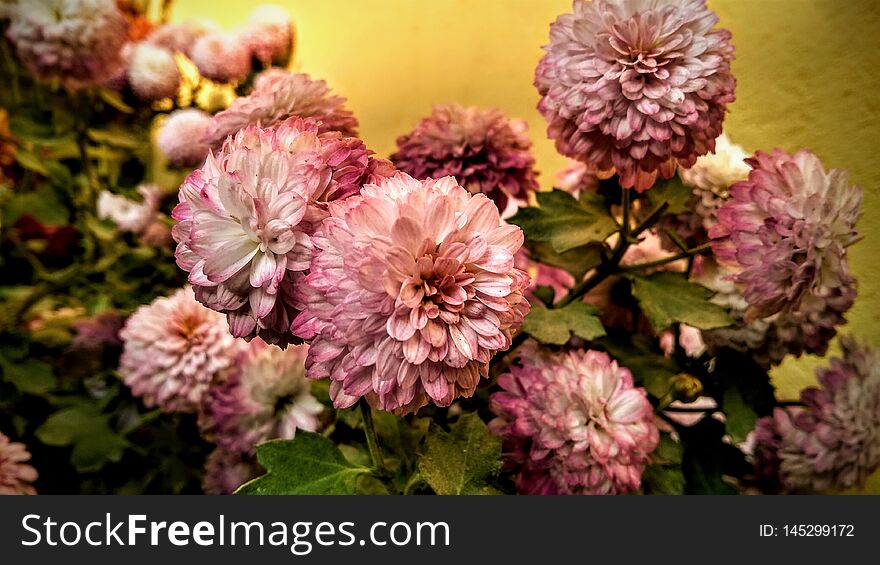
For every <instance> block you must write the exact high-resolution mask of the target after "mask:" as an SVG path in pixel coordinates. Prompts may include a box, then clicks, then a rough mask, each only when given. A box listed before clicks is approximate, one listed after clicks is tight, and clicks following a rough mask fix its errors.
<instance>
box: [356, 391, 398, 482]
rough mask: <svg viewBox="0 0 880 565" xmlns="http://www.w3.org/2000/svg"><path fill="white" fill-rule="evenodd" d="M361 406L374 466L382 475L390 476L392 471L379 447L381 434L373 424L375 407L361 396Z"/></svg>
mask: <svg viewBox="0 0 880 565" xmlns="http://www.w3.org/2000/svg"><path fill="white" fill-rule="evenodd" d="M359 407H360V409H361V418H363V421H364V433H365V434H366V436H367V449H369V450H370V458H371V459H372V460H373V466H374V467H375V468H376V470H377V471H379V474H380V475H382V476H388V475H390V474H391V473H390V472H389V471H388V468H387V467H386V466H385V459H384V458H383V457H382V450H381V449H380V448H379V436H378V435H377V434H376V427H375V425H373V409H372V408H370V405H369V404H367V401H366V400H364V399H363V398H361V400H360V403H359Z"/></svg>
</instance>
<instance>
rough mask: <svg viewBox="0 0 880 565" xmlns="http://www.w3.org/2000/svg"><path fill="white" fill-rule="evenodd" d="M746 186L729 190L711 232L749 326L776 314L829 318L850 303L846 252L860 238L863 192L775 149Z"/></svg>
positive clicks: (755, 161) (811, 158)
mask: <svg viewBox="0 0 880 565" xmlns="http://www.w3.org/2000/svg"><path fill="white" fill-rule="evenodd" d="M748 163H749V165H750V166H751V167H752V171H751V172H750V173H749V178H748V180H746V181H743V182H739V183H736V184H734V185H733V186H732V187H731V188H730V195H731V199H730V201H728V202H727V203H726V204H724V206H722V207H721V208H720V209H719V210H718V223H717V224H715V225H714V226H713V227H712V229H711V230H710V231H709V236H710V237H712V238H713V240H714V241H713V245H712V248H713V251H714V252H715V255H716V257H717V258H718V259H719V261H720V262H721V263H722V264H723V265H724V266H726V267H728V268H730V269H732V270H733V271H734V273H735V274H734V276H733V280H734V281H735V282H736V283H737V284H738V285H739V286H740V287H741V288H742V292H743V296H744V297H745V300H746V302H748V304H749V308H748V310H747V311H746V315H745V318H746V321H750V320H754V319H757V318H766V317H768V316H771V315H773V314H776V313H778V312H794V313H799V312H810V313H812V312H816V313H821V312H831V313H836V314H837V317H839V318H841V320H842V315H843V313H844V312H846V311H847V310H848V309H849V308H850V306H852V303H853V300H854V299H855V280H854V279H853V277H852V276H851V275H850V274H849V269H848V267H847V261H846V248H847V247H848V246H849V245H850V244H851V243H853V242H854V241H855V240H856V238H857V233H856V230H855V224H856V221H857V220H858V218H859V206H860V204H861V201H862V191H861V189H860V188H858V187H856V186H852V185H850V184H849V183H848V182H847V176H846V173H845V172H843V171H840V170H836V169H835V170H831V171H830V172H826V171H825V169H824V168H823V167H822V163H820V162H819V159H818V158H817V157H816V156H815V155H814V154H813V153H810V152H809V151H804V150H802V151H798V152H797V153H796V154H795V155H794V156H790V155H788V154H786V153H784V152H783V151H782V150H779V149H777V150H776V151H774V152H773V153H772V154H768V153H763V152H758V153H757V154H756V155H755V156H754V157H753V158H750V159H748Z"/></svg>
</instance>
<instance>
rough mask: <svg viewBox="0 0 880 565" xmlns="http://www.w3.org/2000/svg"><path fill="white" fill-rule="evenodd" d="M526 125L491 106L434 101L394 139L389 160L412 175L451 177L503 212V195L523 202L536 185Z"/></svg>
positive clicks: (506, 201)
mask: <svg viewBox="0 0 880 565" xmlns="http://www.w3.org/2000/svg"><path fill="white" fill-rule="evenodd" d="M527 128H528V126H527V125H526V122H525V120H520V119H510V118H508V117H507V116H505V115H504V113H503V112H501V110H498V109H496V108H489V109H483V108H478V107H475V106H467V107H466V106H459V105H458V104H443V105H437V106H434V109H433V111H432V112H431V115H430V116H428V117H427V118H424V119H423V120H422V121H421V122H419V123H418V125H416V127H415V129H414V130H413V131H411V132H410V133H408V134H406V135H403V136H401V137H399V138H397V153H395V154H394V155H392V156H391V161H392V162H393V163H394V165H395V166H396V167H397V168H398V169H400V170H401V171H403V172H405V173H407V174H409V175H411V176H413V177H415V178H417V179H426V178H435V179H436V178H440V177H445V176H454V177H455V178H456V179H457V180H458V182H459V183H460V184H461V186H463V187H465V188H466V189H467V190H468V191H470V192H471V194H478V193H481V192H482V193H483V194H485V195H486V196H488V197H489V198H491V199H492V200H493V201H494V202H495V204H496V205H497V206H498V209H499V210H501V211H502V212H504V210H505V209H507V204H508V199H511V200H513V201H514V202H515V203H517V204H523V203H526V202H527V201H528V196H529V193H531V192H534V191H536V190H538V180H537V178H536V173H535V158H534V157H533V156H532V153H531V149H532V142H531V140H530V139H529V138H528V136H527V135H526V129H527Z"/></svg>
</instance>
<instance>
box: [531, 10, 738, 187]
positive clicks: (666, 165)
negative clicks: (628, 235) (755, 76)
mask: <svg viewBox="0 0 880 565" xmlns="http://www.w3.org/2000/svg"><path fill="white" fill-rule="evenodd" d="M717 21H718V17H717V16H716V15H715V14H714V13H713V12H712V11H710V10H709V9H708V8H707V7H706V3H705V0H620V1H611V0H593V1H588V0H575V1H574V5H573V12H572V13H570V14H563V15H561V16H559V18H558V19H557V20H556V22H555V23H553V24H552V25H551V26H550V43H549V45H547V46H546V47H545V48H544V49H545V51H546V54H545V55H544V57H543V58H542V59H541V61H540V63H538V67H537V69H536V71H535V86H536V87H537V88H538V92H539V93H540V94H541V96H542V98H541V101H540V103H539V104H538V110H539V111H540V112H541V114H543V115H544V117H545V118H546V119H547V121H548V122H549V126H548V129H547V133H548V135H549V136H550V138H552V139H554V140H555V141H556V148H557V149H558V150H559V152H560V153H562V154H563V155H566V156H568V157H571V158H573V159H578V160H580V161H584V162H586V163H588V164H590V165H591V166H592V167H593V168H595V169H596V170H598V171H610V170H612V169H614V170H616V172H617V174H618V175H619V179H620V184H621V186H623V187H625V188H632V187H635V188H636V190H639V191H643V190H646V189H648V188H650V187H651V185H653V184H654V182H655V180H656V179H657V177H658V176H661V177H663V178H670V177H671V176H672V175H673V174H675V170H676V166H677V165H681V166H683V167H690V166H691V165H693V164H694V163H695V162H696V159H697V157H698V156H700V155H705V154H706V153H708V152H709V151H711V150H712V149H713V148H714V143H715V141H714V140H715V138H716V137H718V135H719V134H720V133H721V124H722V121H723V119H724V113H725V111H726V109H727V104H729V103H730V102H733V100H734V95H733V91H734V86H735V80H734V78H733V75H732V74H731V72H730V62H731V60H732V59H733V47H732V46H731V45H730V32H728V31H727V30H722V29H715V28H714V25H715V24H716V23H717Z"/></svg>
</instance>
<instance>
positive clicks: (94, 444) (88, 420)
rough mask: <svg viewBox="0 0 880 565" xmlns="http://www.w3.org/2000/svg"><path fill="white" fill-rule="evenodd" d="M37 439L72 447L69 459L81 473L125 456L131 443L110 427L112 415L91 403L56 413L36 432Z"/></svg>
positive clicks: (48, 443)
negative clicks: (97, 410) (99, 411)
mask: <svg viewBox="0 0 880 565" xmlns="http://www.w3.org/2000/svg"><path fill="white" fill-rule="evenodd" d="M36 436H37V439H39V440H40V441H41V442H43V443H45V444H46V445H51V446H55V447H64V446H68V445H72V446H73V451H72V453H71V456H70V461H71V463H73V465H74V467H76V468H77V470H78V471H80V472H83V473H85V472H92V471H97V470H99V469H101V468H102V467H103V466H104V464H106V463H108V462H117V461H119V460H120V459H122V455H123V453H124V451H125V449H126V448H127V447H128V442H127V441H126V440H125V438H124V437H122V436H121V435H120V434H119V433H117V432H116V431H114V430H113V429H112V428H111V426H110V416H109V415H107V414H100V413H97V412H95V411H94V408H92V407H90V406H73V407H70V408H64V409H62V410H59V411H58V412H55V413H54V414H52V415H51V416H49V418H48V419H47V420H46V421H45V422H44V423H43V425H42V426H40V427H39V428H38V429H37V431H36Z"/></svg>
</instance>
